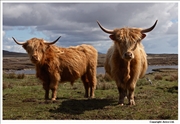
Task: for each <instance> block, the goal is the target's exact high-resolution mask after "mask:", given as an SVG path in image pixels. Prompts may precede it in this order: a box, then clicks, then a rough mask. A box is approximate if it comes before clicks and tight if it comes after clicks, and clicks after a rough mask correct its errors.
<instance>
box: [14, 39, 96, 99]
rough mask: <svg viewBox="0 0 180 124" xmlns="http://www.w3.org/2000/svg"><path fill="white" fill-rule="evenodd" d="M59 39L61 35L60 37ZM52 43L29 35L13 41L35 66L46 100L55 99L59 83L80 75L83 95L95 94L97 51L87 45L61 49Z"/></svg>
mask: <svg viewBox="0 0 180 124" xmlns="http://www.w3.org/2000/svg"><path fill="white" fill-rule="evenodd" d="M59 38H60V37H59ZM59 38H58V39H57V40H55V41H53V42H45V41H44V40H43V39H38V38H32V39H30V40H28V41H26V42H18V41H16V40H15V39H14V38H13V40H14V41H15V42H16V43H17V44H18V45H22V47H23V48H24V49H25V50H26V51H27V53H28V55H29V57H30V60H31V61H32V63H33V64H34V65H35V67H36V76H37V77H38V78H39V79H40V80H42V82H43V88H44V90H45V99H46V100H47V99H49V90H52V100H56V94H57V88H58V83H60V82H66V81H69V82H71V84H73V83H74V81H75V80H76V79H78V78H81V80H82V82H83V84H84V87H85V97H90V98H92V97H94V91H95V88H96V67H97V51H96V49H95V48H94V47H92V46H90V45H79V46H76V47H69V48H62V47H57V46H55V45H53V44H55V43H56V42H57V41H58V40H59Z"/></svg>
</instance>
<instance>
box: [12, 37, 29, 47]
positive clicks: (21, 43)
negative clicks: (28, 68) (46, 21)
mask: <svg viewBox="0 0 180 124" xmlns="http://www.w3.org/2000/svg"><path fill="white" fill-rule="evenodd" d="M12 38H13V40H14V41H15V42H16V43H17V44H18V45H24V44H25V43H26V42H18V41H17V40H16V39H15V38H14V37H12Z"/></svg>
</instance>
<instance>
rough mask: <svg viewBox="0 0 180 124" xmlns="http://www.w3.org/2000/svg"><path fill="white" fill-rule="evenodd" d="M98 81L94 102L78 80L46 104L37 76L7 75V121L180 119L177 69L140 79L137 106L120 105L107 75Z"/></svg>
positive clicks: (60, 88) (137, 88) (5, 76)
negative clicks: (149, 80) (85, 96)
mask: <svg viewBox="0 0 180 124" xmlns="http://www.w3.org/2000/svg"><path fill="white" fill-rule="evenodd" d="M146 78H149V79H151V80H152V82H153V83H152V84H150V83H149V82H148V81H147V80H146ZM97 79H98V84H97V89H96V91H95V96H96V98H94V99H86V98H84V97H83V96H84V87H83V84H82V82H81V81H80V80H77V81H76V82H75V83H74V85H73V86H71V85H70V83H63V84H59V89H58V94H57V96H58V98H57V100H56V101H55V102H52V101H48V102H45V100H44V90H43V88H42V84H41V82H40V81H39V80H38V79H36V78H35V75H24V74H22V75H21V74H19V75H16V74H13V73H12V74H5V73H4V74H3V116H2V117H3V120H74V119H75V120H112V119H113V120H178V72H177V70H176V71H170V70H168V71H167V70H164V71H161V72H154V73H153V74H147V75H145V77H144V78H142V79H140V80H139V81H138V83H137V87H136V91H135V102H136V105H135V106H129V105H124V106H119V105H118V104H117V103H118V90H117V88H116V85H115V82H114V81H111V80H109V79H108V78H106V77H104V75H98V76H97ZM126 103H128V101H127V100H126Z"/></svg>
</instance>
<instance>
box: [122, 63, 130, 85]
mask: <svg viewBox="0 0 180 124" xmlns="http://www.w3.org/2000/svg"><path fill="white" fill-rule="evenodd" d="M123 61H124V64H123V66H124V75H123V77H124V78H123V82H127V81H128V80H129V79H130V78H131V76H130V71H131V70H130V66H131V61H126V60H123Z"/></svg>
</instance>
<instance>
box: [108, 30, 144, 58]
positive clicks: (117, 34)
mask: <svg viewBox="0 0 180 124" xmlns="http://www.w3.org/2000/svg"><path fill="white" fill-rule="evenodd" d="M113 32H114V33H113V34H111V35H110V36H109V37H110V38H111V39H112V40H113V41H114V43H115V47H116V48H117V49H118V51H119V54H120V56H121V58H122V59H125V60H131V59H133V58H134V51H135V50H136V48H137V45H138V44H139V43H140V42H141V40H142V39H143V38H144V37H145V36H146V35H145V34H142V33H141V30H140V29H133V28H121V29H115V30H114V31H113Z"/></svg>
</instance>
